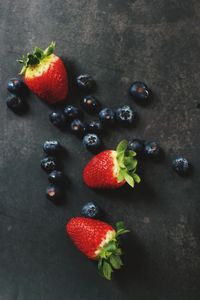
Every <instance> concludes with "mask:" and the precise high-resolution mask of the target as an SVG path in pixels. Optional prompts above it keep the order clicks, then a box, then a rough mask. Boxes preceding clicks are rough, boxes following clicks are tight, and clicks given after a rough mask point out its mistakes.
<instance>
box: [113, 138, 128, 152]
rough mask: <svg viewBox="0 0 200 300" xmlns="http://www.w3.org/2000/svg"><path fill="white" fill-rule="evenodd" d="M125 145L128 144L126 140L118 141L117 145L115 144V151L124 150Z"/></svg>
mask: <svg viewBox="0 0 200 300" xmlns="http://www.w3.org/2000/svg"><path fill="white" fill-rule="evenodd" d="M127 146H128V142H127V141H126V140H122V141H121V142H120V143H119V145H118V146H117V149H116V151H117V153H120V152H124V151H126V149H127Z"/></svg>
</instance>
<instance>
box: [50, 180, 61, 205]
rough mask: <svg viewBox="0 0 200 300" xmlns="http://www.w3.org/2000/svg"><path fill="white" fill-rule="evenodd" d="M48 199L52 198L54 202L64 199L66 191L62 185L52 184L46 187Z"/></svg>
mask: <svg viewBox="0 0 200 300" xmlns="http://www.w3.org/2000/svg"><path fill="white" fill-rule="evenodd" d="M46 196H47V199H49V200H51V201H52V202H53V203H55V204H58V203H59V202H60V201H62V200H63V197H64V192H63V189H62V187H60V186H58V185H50V186H48V187H47V189H46Z"/></svg>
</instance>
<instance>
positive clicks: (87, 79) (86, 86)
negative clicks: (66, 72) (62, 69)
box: [76, 74, 95, 91]
mask: <svg viewBox="0 0 200 300" xmlns="http://www.w3.org/2000/svg"><path fill="white" fill-rule="evenodd" d="M76 82H77V85H78V87H80V88H81V89H82V90H85V91H88V90H91V89H92V88H94V86H95V81H94V79H93V78H92V76H90V75H88V74H83V75H79V76H78V77H77V78H76Z"/></svg>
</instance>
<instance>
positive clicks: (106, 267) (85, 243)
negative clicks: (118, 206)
mask: <svg viewBox="0 0 200 300" xmlns="http://www.w3.org/2000/svg"><path fill="white" fill-rule="evenodd" d="M116 228H117V230H115V229H114V228H113V227H112V226H111V225H109V224H107V223H105V222H102V221H98V220H95V219H91V218H84V217H76V218H72V219H71V220H69V222H68V223H67V225H66V231H67V233H68V235H69V237H70V238H71V240H72V241H73V242H74V244H75V245H76V247H77V248H78V249H79V250H80V251H81V252H82V253H84V254H85V255H86V256H87V257H88V258H89V259H93V260H97V261H98V269H99V271H100V273H101V275H103V276H104V277H105V278H106V279H108V280H110V279H111V274H112V272H113V269H120V268H121V266H122V265H123V263H122V261H121V258H120V256H121V255H122V250H121V249H120V247H119V239H118V238H119V236H120V235H122V234H124V233H126V232H129V230H127V229H125V228H124V225H123V222H118V223H117V224H116Z"/></svg>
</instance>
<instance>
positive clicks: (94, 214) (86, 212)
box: [81, 202, 101, 219]
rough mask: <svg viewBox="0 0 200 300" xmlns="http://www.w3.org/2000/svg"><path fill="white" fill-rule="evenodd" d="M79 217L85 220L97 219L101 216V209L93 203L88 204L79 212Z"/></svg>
mask: <svg viewBox="0 0 200 300" xmlns="http://www.w3.org/2000/svg"><path fill="white" fill-rule="evenodd" d="M81 215H82V216H84V217H86V218H95V219H96V218H99V217H100V216H101V209H100V208H99V207H98V206H97V205H96V204H94V203H92V202H88V203H87V204H85V205H84V206H83V208H82V210H81Z"/></svg>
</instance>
